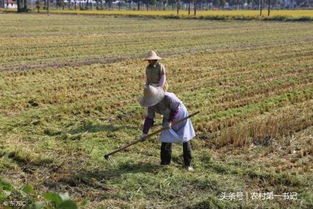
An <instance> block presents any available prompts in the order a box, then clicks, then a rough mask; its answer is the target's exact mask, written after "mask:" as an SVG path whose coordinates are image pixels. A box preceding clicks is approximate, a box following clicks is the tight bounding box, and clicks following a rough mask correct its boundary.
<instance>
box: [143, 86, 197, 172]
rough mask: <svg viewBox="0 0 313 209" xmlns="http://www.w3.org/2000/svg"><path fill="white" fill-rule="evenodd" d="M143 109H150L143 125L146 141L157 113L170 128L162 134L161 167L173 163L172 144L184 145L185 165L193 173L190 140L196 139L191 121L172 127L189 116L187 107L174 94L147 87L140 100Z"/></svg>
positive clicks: (165, 125)
mask: <svg viewBox="0 0 313 209" xmlns="http://www.w3.org/2000/svg"><path fill="white" fill-rule="evenodd" d="M139 103H140V105H141V106H143V107H147V108H148V113H147V117H146V119H145V122H144V125H143V134H142V136H141V139H142V140H144V139H145V136H146V135H147V134H148V132H149V129H150V127H151V126H152V125H153V123H154V117H155V113H159V114H161V115H163V128H170V129H167V130H164V131H162V132H161V135H160V141H161V165H169V164H170V162H171V154H172V143H183V156H184V164H185V166H186V168H187V170H188V171H193V168H192V167H191V165H190V164H191V159H192V156H191V146H190V140H191V139H192V138H193V137H195V131H194V129H193V126H192V123H191V120H190V119H187V120H184V121H182V122H180V123H178V124H176V125H174V126H172V127H171V122H175V121H178V120H180V119H182V118H184V117H187V116H188V111H187V109H186V107H185V105H184V104H183V103H182V101H181V100H179V99H178V98H177V97H176V95H175V94H174V93H170V92H164V90H163V88H161V87H154V86H152V85H147V86H145V88H144V96H143V97H142V98H140V99H139Z"/></svg>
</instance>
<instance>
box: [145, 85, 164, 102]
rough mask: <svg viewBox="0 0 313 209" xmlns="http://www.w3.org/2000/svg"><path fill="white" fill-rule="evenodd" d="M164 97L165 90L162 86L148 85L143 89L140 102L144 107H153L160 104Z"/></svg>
mask: <svg viewBox="0 0 313 209" xmlns="http://www.w3.org/2000/svg"><path fill="white" fill-rule="evenodd" d="M163 97H164V90H163V88H162V87H154V86H152V85H147V86H145V88H144V90H143V97H141V98H140V99H139V104H140V105H141V106H143V107H151V106H154V105H156V104H158V103H159V102H160V101H161V100H162V99H163Z"/></svg>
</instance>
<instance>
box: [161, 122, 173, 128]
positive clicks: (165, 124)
mask: <svg viewBox="0 0 313 209" xmlns="http://www.w3.org/2000/svg"><path fill="white" fill-rule="evenodd" d="M163 128H167V129H170V128H171V123H170V122H168V121H165V122H163Z"/></svg>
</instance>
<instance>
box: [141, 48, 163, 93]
mask: <svg viewBox="0 0 313 209" xmlns="http://www.w3.org/2000/svg"><path fill="white" fill-rule="evenodd" d="M160 59H162V58H161V57H159V56H158V55H157V54H156V53H155V52H154V51H149V52H148V54H147V56H146V58H145V60H146V61H148V63H149V64H148V66H147V67H146V85H153V86H160V87H162V88H163V89H165V90H166V89H167V82H166V75H165V67H164V65H163V64H161V63H160V62H159V60H160Z"/></svg>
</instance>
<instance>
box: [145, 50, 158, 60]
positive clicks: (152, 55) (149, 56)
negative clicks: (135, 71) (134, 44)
mask: <svg viewBox="0 0 313 209" xmlns="http://www.w3.org/2000/svg"><path fill="white" fill-rule="evenodd" d="M160 59H162V58H161V57H159V56H158V55H157V53H156V52H155V51H152V50H151V51H149V52H148V54H147V55H146V57H145V60H160Z"/></svg>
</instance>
